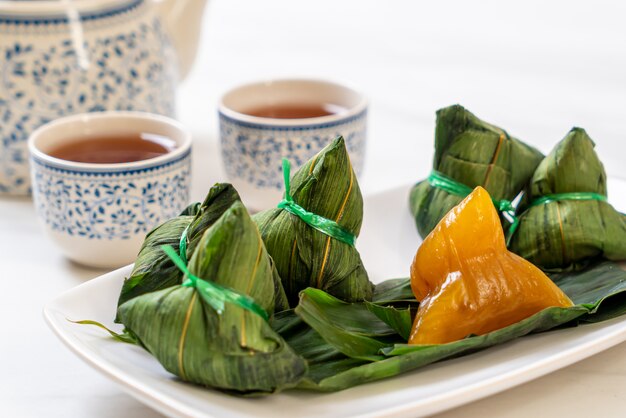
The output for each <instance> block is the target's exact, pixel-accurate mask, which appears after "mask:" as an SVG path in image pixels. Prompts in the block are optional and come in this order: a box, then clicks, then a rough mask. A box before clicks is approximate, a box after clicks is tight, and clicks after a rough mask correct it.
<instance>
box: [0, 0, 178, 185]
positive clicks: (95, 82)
mask: <svg viewBox="0 0 626 418" xmlns="http://www.w3.org/2000/svg"><path fill="white" fill-rule="evenodd" d="M147 7H150V6H149V5H147V4H145V2H144V1H136V0H135V1H133V2H131V3H129V5H128V6H127V9H124V10H122V11H123V13H122V12H119V13H103V14H102V15H92V16H89V17H88V18H87V17H84V19H83V20H82V22H81V24H82V33H83V35H84V36H83V38H84V42H83V43H82V44H81V45H77V44H76V43H75V41H74V39H75V38H72V36H71V33H70V29H69V25H68V24H67V22H63V21H59V22H53V23H50V22H42V23H40V24H35V23H34V22H35V20H32V19H31V20H21V21H11V20H7V19H0V141H1V142H0V193H12V194H27V193H28V192H29V186H30V184H29V179H28V158H27V155H28V151H27V148H26V140H27V139H28V136H29V135H30V133H31V132H32V131H33V130H34V129H36V128H37V127H39V126H40V125H42V124H44V123H46V122H49V121H51V120H53V119H55V118H58V117H61V116H64V115H68V114H73V113H82V112H94V111H103V110H140V111H147V112H153V113H159V114H163V115H168V116H173V115H174V113H175V108H174V99H175V91H174V90H175V82H176V78H177V68H176V65H175V63H176V57H175V56H174V50H173V48H172V46H171V43H170V41H169V39H168V38H167V36H166V34H165V32H164V30H163V28H162V24H161V21H160V20H159V19H158V17H156V15H155V14H154V13H152V12H150V11H149V9H147ZM0 17H2V16H0ZM33 19H34V18H33ZM24 22H30V23H31V24H25V23H24ZM42 35H43V36H42Z"/></svg>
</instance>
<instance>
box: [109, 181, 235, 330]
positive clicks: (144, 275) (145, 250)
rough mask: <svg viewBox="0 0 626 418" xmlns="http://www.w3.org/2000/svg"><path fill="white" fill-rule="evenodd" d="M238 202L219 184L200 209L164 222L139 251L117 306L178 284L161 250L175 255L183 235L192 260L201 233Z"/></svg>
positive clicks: (192, 207)
mask: <svg viewBox="0 0 626 418" xmlns="http://www.w3.org/2000/svg"><path fill="white" fill-rule="evenodd" d="M239 200H240V199H239V194H238V193H237V191H236V190H235V189H234V187H233V186H232V185H230V184H227V183H218V184H216V185H215V186H213V187H211V190H209V193H208V194H207V196H206V198H205V200H204V202H203V203H202V204H201V205H199V204H197V203H196V204H193V205H190V206H189V207H188V208H187V209H185V210H184V211H183V212H182V213H181V214H180V215H179V216H178V217H176V218H173V219H170V220H167V221H165V222H164V223H162V224H161V225H159V226H157V227H156V228H154V229H153V230H152V231H150V232H149V233H148V235H146V239H145V241H144V242H143V245H142V246H141V249H140V250H139V255H138V256H137V260H136V261H135V265H134V267H133V271H132V272H131V274H130V277H128V278H127V279H126V280H125V281H124V284H123V286H122V290H121V292H120V296H119V300H118V306H120V305H121V304H123V303H124V302H126V301H128V300H130V299H132V298H134V297H136V296H139V295H143V294H144V293H148V292H153V291H155V290H161V289H166V288H168V287H170V286H174V285H176V284H180V283H181V282H182V279H183V274H182V273H181V271H180V270H179V269H178V268H176V266H174V263H173V262H172V261H171V260H170V259H169V258H168V257H167V255H165V253H164V252H163V251H162V250H161V246H162V245H170V246H172V247H173V248H174V249H175V250H176V251H178V250H179V244H180V243H181V237H183V234H184V233H185V234H186V237H183V241H184V243H183V245H186V246H187V249H186V251H184V252H185V256H191V254H192V253H193V250H194V249H195V247H196V245H197V243H198V241H199V240H200V238H201V237H202V234H204V231H206V230H207V229H208V228H209V227H210V226H211V225H212V224H213V223H214V222H215V221H217V219H219V217H220V216H222V214H223V213H224V212H225V211H226V210H227V209H228V208H229V207H230V206H231V205H232V204H233V203H234V202H236V201H239ZM118 320H119V317H118Z"/></svg>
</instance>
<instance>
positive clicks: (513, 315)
mask: <svg viewBox="0 0 626 418" xmlns="http://www.w3.org/2000/svg"><path fill="white" fill-rule="evenodd" d="M411 288H412V289H413V293H414V294H415V297H416V299H417V300H419V301H420V305H419V308H418V310H417V314H416V316H415V319H414V322H413V330H412V331H411V337H410V339H409V343H410V344H442V343H448V342H452V341H456V340H460V339H462V338H465V337H467V336H469V335H482V334H486V333H488V332H491V331H495V330H497V329H500V328H503V327H506V326H508V325H511V324H514V323H516V322H518V321H521V320H522V319H525V318H528V317H529V316H531V315H533V314H535V313H537V312H539V311H541V310H543V309H545V308H548V307H551V306H557V307H569V306H572V305H573V304H572V302H571V301H570V299H569V298H568V297H567V296H566V295H565V294H564V293H563V292H562V291H561V290H560V289H559V288H558V287H557V286H556V285H555V284H554V283H553V282H552V281H551V280H550V279H549V278H548V276H546V275H545V274H544V273H543V272H542V271H541V270H539V269H538V268H537V267H535V266H534V265H532V264H531V263H530V262H528V261H526V260H524V259H523V258H521V257H519V256H517V255H515V254H513V253H511V252H509V251H508V250H507V248H506V244H505V240H504V232H503V230H502V226H501V225H500V220H499V218H498V213H497V212H496V209H495V207H494V205H493V203H492V201H491V198H490V196H489V193H487V191H486V190H485V189H483V188H482V187H477V188H476V189H475V190H474V191H473V192H472V193H471V194H470V195H469V196H468V197H467V198H465V199H464V200H463V201H462V202H461V203H460V204H459V205H458V206H456V207H455V208H454V209H452V210H451V211H450V212H449V213H448V214H447V215H446V216H445V217H444V218H443V219H442V220H441V222H439V224H438V225H437V227H436V228H435V229H434V230H433V231H432V232H431V233H430V235H428V237H426V239H425V240H424V243H423V244H422V245H421V246H420V248H419V249H418V251H417V254H416V255H415V259H414V260H413V264H412V266H411Z"/></svg>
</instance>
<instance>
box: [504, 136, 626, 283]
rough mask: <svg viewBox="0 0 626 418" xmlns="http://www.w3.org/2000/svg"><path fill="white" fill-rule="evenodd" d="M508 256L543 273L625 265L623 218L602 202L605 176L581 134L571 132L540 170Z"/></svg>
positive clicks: (625, 226) (625, 222)
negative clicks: (596, 263)
mask: <svg viewBox="0 0 626 418" xmlns="http://www.w3.org/2000/svg"><path fill="white" fill-rule="evenodd" d="M527 202H528V203H527V205H526V207H527V210H526V211H524V212H523V213H522V214H521V215H520V216H519V227H518V228H517V230H516V231H512V232H513V233H512V236H511V238H510V242H509V248H510V249H511V251H513V252H515V253H516V254H519V255H520V256H522V257H524V258H525V259H527V260H529V261H530V262H532V263H533V264H536V265H537V266H539V267H541V268H542V269H544V270H550V271H554V270H556V271H558V270H563V269H579V268H581V267H584V266H586V265H587V264H588V262H589V261H591V260H594V259H598V258H607V259H609V260H625V259H626V217H625V216H624V215H623V214H621V213H619V212H618V211H616V210H615V209H614V208H613V206H611V205H610V204H609V203H608V202H607V188H606V173H605V172H604V167H603V165H602V163H601V162H600V159H599V158H598V156H597V154H596V152H595V151H594V143H593V141H592V140H591V138H589V136H588V135H587V133H586V132H585V130H584V129H581V128H573V129H572V130H571V131H570V132H569V133H568V134H567V135H566V136H565V138H564V139H563V140H562V141H561V142H560V143H559V144H557V146H556V147H555V148H554V150H553V151H552V152H551V153H550V154H549V155H548V156H547V157H546V158H545V159H544V160H543V161H542V162H541V163H540V164H539V166H538V167H537V170H536V171H535V173H534V175H533V176H532V179H531V181H530V186H529V195H528V197H527Z"/></svg>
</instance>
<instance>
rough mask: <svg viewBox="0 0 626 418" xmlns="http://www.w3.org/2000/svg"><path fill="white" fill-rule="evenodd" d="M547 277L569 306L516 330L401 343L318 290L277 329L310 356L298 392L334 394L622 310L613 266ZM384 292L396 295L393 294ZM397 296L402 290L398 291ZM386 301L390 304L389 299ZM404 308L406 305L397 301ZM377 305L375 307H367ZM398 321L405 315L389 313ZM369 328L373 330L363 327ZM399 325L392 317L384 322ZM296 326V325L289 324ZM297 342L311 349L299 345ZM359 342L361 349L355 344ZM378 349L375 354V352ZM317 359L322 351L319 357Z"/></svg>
mask: <svg viewBox="0 0 626 418" xmlns="http://www.w3.org/2000/svg"><path fill="white" fill-rule="evenodd" d="M552 279H553V280H554V281H555V283H557V285H559V286H560V287H561V288H562V289H563V291H564V292H565V293H567V295H568V296H569V297H570V298H571V299H572V301H574V303H576V305H575V306H573V307H571V308H548V309H544V310H543V311H541V312H539V313H537V314H535V315H533V316H531V317H529V318H526V319H524V320H522V321H520V322H518V323H516V324H513V325H510V326H508V327H505V328H502V329H500V330H497V331H494V332H491V333H489V334H485V335H481V336H470V337H468V338H465V339H463V340H460V341H456V342H452V343H448V344H441V345H408V344H405V342H406V338H404V337H403V336H402V335H400V334H399V333H397V332H396V333H393V332H390V329H393V327H391V326H389V327H385V326H384V325H381V324H380V320H381V319H383V318H382V317H378V316H376V315H375V314H374V313H373V312H371V311H367V310H366V309H363V308H364V306H363V305H364V303H353V304H349V303H345V302H341V301H339V300H337V299H336V298H333V297H332V296H330V295H327V294H325V293H324V292H322V291H320V290H317V289H306V290H304V291H303V292H302V300H301V304H300V305H299V306H298V308H296V313H297V314H298V315H299V316H300V318H301V319H302V321H303V322H304V323H306V324H307V325H308V326H309V327H310V329H307V328H306V327H305V326H304V324H302V323H300V324H298V323H297V321H296V320H294V319H293V318H291V319H290V324H291V325H292V326H291V327H286V326H283V327H279V328H278V329H279V332H280V333H281V335H282V336H283V337H284V338H285V339H286V340H287V341H289V342H290V344H292V341H293V345H292V347H293V348H294V350H296V352H298V353H300V354H302V355H303V356H307V355H309V356H310V353H312V352H315V353H317V354H318V355H317V357H315V356H312V357H314V358H315V360H316V361H315V365H314V366H311V370H315V374H313V373H309V374H308V375H307V378H306V379H304V380H302V381H301V382H300V384H299V385H298V387H300V388H303V389H311V390H316V391H337V390H343V389H347V388H349V387H352V386H356V385H359V384H362V383H366V382H371V381H375V380H379V379H382V378H386V377H392V376H396V375H398V374H401V373H404V372H407V371H410V370H414V369H417V368H420V367H423V366H425V365H427V364H431V363H433V362H436V361H440V360H444V359H447V358H451V357H458V356H461V355H464V354H468V353H472V352H475V351H478V350H481V349H484V348H488V347H491V346H494V345H497V344H502V343H504V342H507V341H510V340H512V339H515V338H518V337H521V336H524V335H527V334H530V333H535V332H543V331H547V330H550V329H553V328H555V327H559V326H564V325H576V324H577V323H578V322H579V321H580V322H597V321H599V320H606V319H610V318H614V317H615V316H618V315H621V314H622V313H624V312H625V311H626V271H624V270H623V269H622V268H621V267H620V266H618V265H616V264H615V263H612V262H603V263H600V264H597V265H595V266H593V267H592V268H589V269H588V270H586V271H584V272H580V273H563V274H560V275H555V276H552ZM379 286H380V287H381V291H380V293H379V295H381V296H379V298H381V299H382V298H388V297H387V296H385V295H388V296H389V295H392V293H393V292H396V294H397V293H398V290H400V289H406V288H408V287H409V279H404V280H402V279H395V280H393V281H392V283H390V284H389V285H387V284H385V282H383V283H381V284H380V285H379ZM390 289H395V290H393V292H391V291H390ZM401 293H403V292H401ZM391 299H397V298H396V297H394V296H392V297H391ZM404 302H406V301H404ZM366 304H371V305H377V306H379V307H383V305H378V304H376V303H368V302H366ZM395 311H396V314H397V315H404V313H402V311H401V310H395ZM368 322H371V323H372V324H375V325H374V326H372V327H367V326H364V324H367V323H368ZM385 322H387V323H388V324H389V325H391V324H392V323H398V322H401V320H400V321H399V317H395V318H393V319H389V320H386V321H385ZM294 324H297V326H293V325H294ZM302 336H307V337H308V338H309V341H313V342H314V344H315V346H313V347H311V345H312V343H309V344H308V345H305V344H304V343H303V342H302V340H303V337H302ZM363 341H366V342H367V343H366V344H362V342H363ZM377 346H382V348H381V349H379V350H378V351H375V349H376V347H377ZM319 353H324V355H325V357H324V356H320V355H319Z"/></svg>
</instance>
